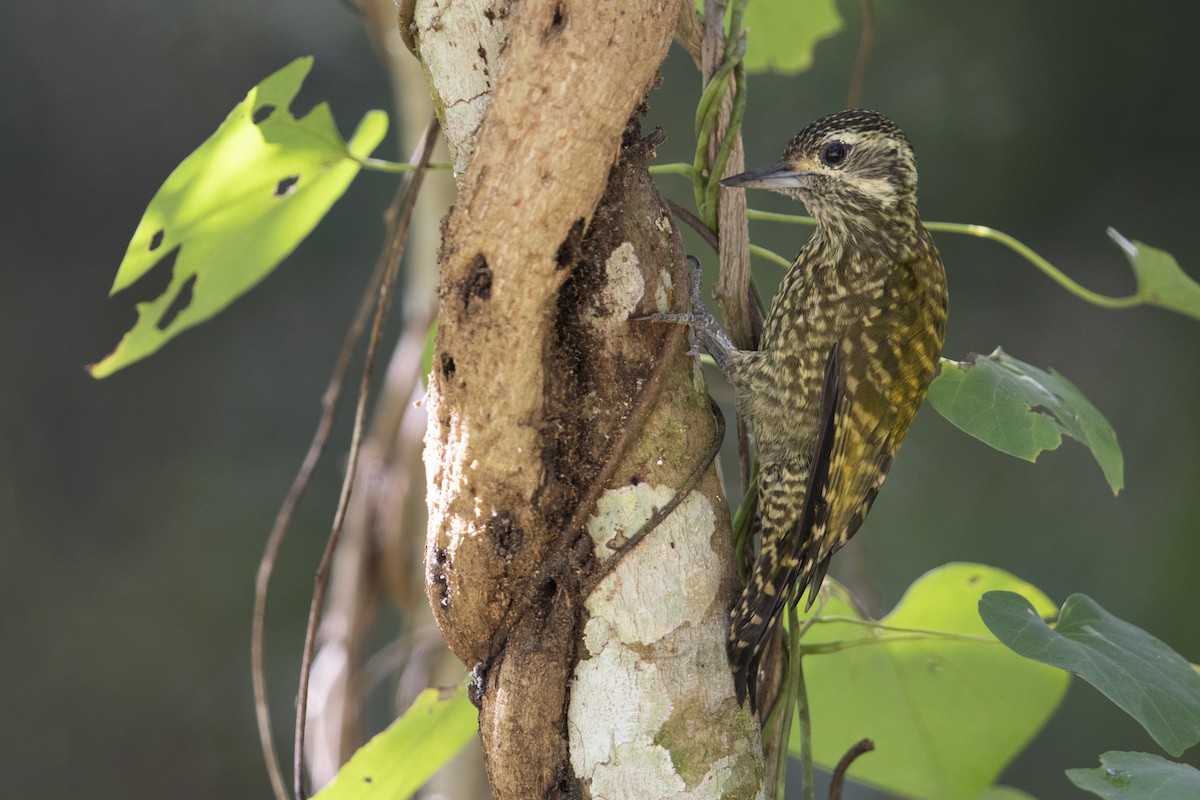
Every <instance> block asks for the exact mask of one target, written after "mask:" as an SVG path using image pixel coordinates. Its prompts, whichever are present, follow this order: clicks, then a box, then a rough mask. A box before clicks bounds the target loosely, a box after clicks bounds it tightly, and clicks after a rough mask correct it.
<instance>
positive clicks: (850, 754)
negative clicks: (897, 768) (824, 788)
mask: <svg viewBox="0 0 1200 800" xmlns="http://www.w3.org/2000/svg"><path fill="white" fill-rule="evenodd" d="M874 749H875V743H874V742H872V741H871V740H870V739H862V740H860V741H859V742H858V744H856V745H854V746H853V747H851V748H850V749H849V750H847V751H846V755H844V756H842V760H841V761H839V762H838V763H837V766H836V767H834V768H833V780H832V781H830V782H829V800H841V797H842V786H843V785H845V783H846V772H847V771H849V769H850V765H851V764H853V763H854V759H856V758H858V757H859V756H861V755H862V754H863V753H869V752H871V751H872V750H874Z"/></svg>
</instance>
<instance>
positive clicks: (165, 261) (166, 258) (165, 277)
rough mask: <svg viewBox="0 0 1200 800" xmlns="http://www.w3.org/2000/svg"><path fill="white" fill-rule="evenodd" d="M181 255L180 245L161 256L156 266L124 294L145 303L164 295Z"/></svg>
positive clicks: (135, 301)
mask: <svg viewBox="0 0 1200 800" xmlns="http://www.w3.org/2000/svg"><path fill="white" fill-rule="evenodd" d="M178 255H179V245H175V247H174V248H173V249H171V250H170V251H169V252H166V253H163V254H162V255H161V256H159V259H158V261H156V262H155V264H154V266H153V267H151V268H150V269H149V270H147V271H146V272H144V273H142V277H140V278H138V279H137V281H136V282H135V283H134V284H133V286H130V287H129V288H128V289H126V290H125V291H124V292H123V296H124V297H126V298H128V299H130V300H132V301H133V302H134V303H145V302H147V301H150V300H154V299H156V298H158V297H159V296H160V295H162V293H163V292H165V291H166V290H167V287H169V286H170V285H171V278H172V276H173V275H174V274H175V259H176V257H177V256H178Z"/></svg>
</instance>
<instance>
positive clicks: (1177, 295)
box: [1108, 228, 1200, 319]
mask: <svg viewBox="0 0 1200 800" xmlns="http://www.w3.org/2000/svg"><path fill="white" fill-rule="evenodd" d="M1108 237H1109V238H1110V239H1112V240H1113V241H1114V242H1115V243H1116V245H1117V247H1120V248H1121V251H1122V252H1123V253H1125V257H1126V258H1128V259H1129V263H1130V265H1131V266H1132V267H1133V274H1134V276H1135V277H1136V278H1137V292H1136V294H1135V295H1134V296H1135V297H1136V298H1137V299H1139V300H1140V301H1141V302H1143V303H1148V304H1150V305H1155V306H1161V307H1162V308H1169V309H1170V310H1172V311H1178V312H1179V313H1180V314H1186V315H1187V316H1189V317H1193V318H1195V319H1200V283H1196V281H1194V280H1192V279H1191V278H1190V277H1189V276H1188V275H1187V273H1185V272H1184V271H1183V270H1182V269H1180V268H1179V262H1178V261H1176V260H1175V257H1174V256H1173V255H1171V254H1170V253H1168V252H1167V251H1165V250H1159V249H1158V248H1157V247H1151V246H1150V245H1148V244H1143V243H1142V242H1131V241H1129V240H1128V239H1126V238H1125V237H1124V236H1122V235H1121V234H1119V233H1118V232H1117V231H1116V229H1115V228H1109V229H1108Z"/></svg>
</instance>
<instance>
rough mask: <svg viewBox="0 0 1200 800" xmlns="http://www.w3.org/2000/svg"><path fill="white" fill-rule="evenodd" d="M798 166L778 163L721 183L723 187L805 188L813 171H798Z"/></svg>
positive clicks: (790, 163) (790, 162)
mask: <svg viewBox="0 0 1200 800" xmlns="http://www.w3.org/2000/svg"><path fill="white" fill-rule="evenodd" d="M797 166H798V165H797V164H796V163H795V162H792V161H776V162H775V163H774V164H768V165H767V166H765V167H759V168H758V169H752V170H750V171H749V172H743V173H741V174H740V175H731V176H729V177H728V178H726V179H725V180H723V181H721V185H722V186H730V187H732V186H743V187H746V188H748V189H750V188H758V189H775V190H779V189H792V188H803V187H804V186H806V185H807V184H808V178H809V177H811V176H812V174H813V173H812V171H811V170H806V169H797Z"/></svg>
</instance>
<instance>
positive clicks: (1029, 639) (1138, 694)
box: [979, 591, 1200, 756]
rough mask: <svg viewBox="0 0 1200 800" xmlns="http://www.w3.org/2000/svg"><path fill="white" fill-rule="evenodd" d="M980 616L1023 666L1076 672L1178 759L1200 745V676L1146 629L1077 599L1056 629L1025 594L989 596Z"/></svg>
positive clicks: (981, 603)
mask: <svg viewBox="0 0 1200 800" xmlns="http://www.w3.org/2000/svg"><path fill="white" fill-rule="evenodd" d="M979 614H980V616H981V617H983V620H984V622H986V623H987V626H988V628H989V629H990V630H991V631H992V633H994V634H995V635H996V638H998V639H1000V641H1002V642H1004V644H1006V645H1008V646H1009V647H1011V648H1012V649H1013V651H1015V652H1017V653H1020V654H1021V655H1023V656H1025V657H1026V658H1031V659H1034V660H1035V661H1040V662H1042V663H1043V664H1049V665H1051V666H1054V667H1058V668H1059V669H1063V670H1068V671H1070V672H1074V673H1075V674H1077V675H1078V676H1079V677H1081V678H1083V679H1084V680H1085V681H1087V682H1088V683H1090V684H1092V685H1093V686H1095V687H1096V688H1097V689H1099V690H1100V691H1101V692H1102V693H1103V694H1104V696H1105V697H1107V698H1108V699H1109V700H1112V701H1113V702H1114V703H1116V704H1117V705H1118V706H1120V707H1121V709H1122V710H1124V711H1125V712H1126V713H1127V714H1129V715H1130V716H1131V717H1133V718H1134V719H1136V720H1137V721H1138V722H1139V723H1141V725H1142V727H1144V728H1145V729H1146V731H1147V732H1148V733H1149V734H1150V735H1151V736H1153V737H1154V741H1156V742H1158V744H1159V745H1160V746H1161V747H1162V748H1163V749H1164V750H1166V751H1167V752H1168V753H1170V754H1171V755H1174V756H1177V755H1179V754H1181V753H1182V752H1183V751H1184V750H1186V749H1188V748H1189V747H1191V746H1192V745H1194V744H1196V743H1197V742H1200V676H1198V675H1197V674H1196V672H1195V671H1194V670H1193V669H1192V667H1191V665H1190V664H1189V663H1188V662H1187V660H1186V659H1184V658H1183V656H1181V655H1179V654H1178V653H1176V652H1175V651H1174V650H1172V649H1171V648H1170V647H1168V646H1167V645H1165V644H1163V643H1162V642H1161V641H1159V640H1158V639H1156V638H1154V637H1153V636H1151V635H1150V634H1148V633H1146V632H1145V631H1144V630H1142V629H1141V628H1139V627H1137V626H1135V625H1131V624H1129V623H1128V622H1125V621H1124V620H1122V619H1118V618H1117V617H1114V616H1113V615H1112V614H1110V613H1108V612H1107V611H1105V610H1104V609H1103V608H1101V607H1100V604H1099V603H1097V602H1096V601H1095V600H1093V599H1092V598H1090V597H1088V596H1087V595H1082V594H1073V595H1071V596H1070V597H1068V598H1067V602H1066V603H1064V604H1063V607H1062V613H1060V614H1059V616H1058V622H1057V623H1056V624H1055V625H1054V627H1053V628H1051V627H1050V626H1049V625H1047V624H1046V623H1045V622H1044V621H1043V619H1042V618H1043V617H1044V616H1047V614H1046V613H1045V610H1044V608H1042V607H1040V606H1039V608H1037V609H1034V608H1033V607H1032V606H1031V605H1030V604H1029V601H1027V600H1026V599H1025V598H1024V597H1022V596H1021V594H1014V593H1013V592H1011V591H997V592H988V593H987V594H985V595H984V596H983V598H982V599H981V600H980V601H979Z"/></svg>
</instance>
